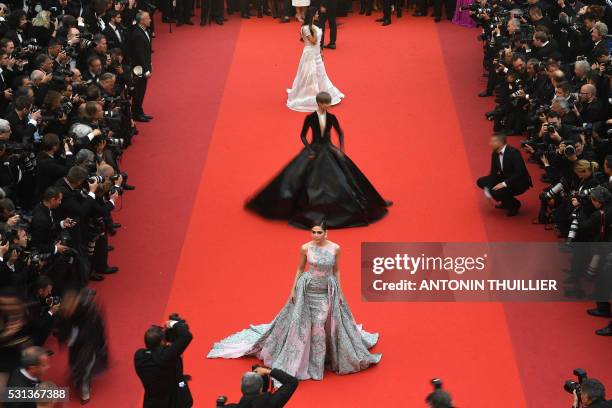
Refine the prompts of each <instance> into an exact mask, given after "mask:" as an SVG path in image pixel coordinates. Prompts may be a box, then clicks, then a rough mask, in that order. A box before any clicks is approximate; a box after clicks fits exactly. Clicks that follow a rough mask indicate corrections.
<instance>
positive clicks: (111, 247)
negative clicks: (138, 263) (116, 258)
mask: <svg viewBox="0 0 612 408" xmlns="http://www.w3.org/2000/svg"><path fill="white" fill-rule="evenodd" d="M106 249H108V252H112V251H114V250H115V247H114V246H112V245H109V246H107V247H106Z"/></svg>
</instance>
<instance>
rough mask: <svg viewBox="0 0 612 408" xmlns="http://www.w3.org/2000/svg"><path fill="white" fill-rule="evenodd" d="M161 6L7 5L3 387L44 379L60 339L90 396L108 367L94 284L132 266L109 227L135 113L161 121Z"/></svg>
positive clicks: (2, 51)
mask: <svg viewBox="0 0 612 408" xmlns="http://www.w3.org/2000/svg"><path fill="white" fill-rule="evenodd" d="M153 11H154V6H153V5H151V4H149V3H147V2H146V1H136V0H129V1H127V0H126V1H124V0H117V1H107V0H93V1H91V2H87V3H85V2H83V3H81V2H79V1H69V0H49V1H44V0H43V1H42V2H41V1H28V0H26V1H25V2H24V1H17V2H7V3H6V4H0V37H1V39H0V388H4V387H5V386H8V387H17V386H34V385H36V384H38V383H39V381H40V380H39V379H40V378H41V377H43V378H44V373H45V372H46V370H47V369H48V367H49V365H50V364H51V362H52V358H49V352H47V351H46V350H45V349H42V348H41V347H43V346H44V344H45V341H46V340H47V338H49V337H50V336H51V335H53V336H55V337H57V339H58V340H59V342H60V343H64V344H65V345H67V347H68V348H69V366H70V368H71V374H72V375H71V380H72V385H73V386H74V389H75V390H76V391H77V394H78V396H79V397H80V399H81V401H83V402H87V401H89V400H90V398H91V392H90V384H91V378H92V375H93V374H94V373H96V372H98V371H100V370H103V369H104V367H105V365H106V362H107V341H106V337H105V327H104V319H103V316H102V313H101V311H100V307H99V306H98V303H97V301H96V293H95V291H94V290H92V289H90V288H89V287H88V283H89V282H90V281H101V280H104V279H112V278H111V277H112V274H115V273H117V272H118V271H119V268H118V267H116V266H111V265H110V264H109V253H110V252H112V251H113V249H114V248H113V247H112V246H111V245H110V244H109V236H113V235H115V234H117V233H118V230H119V229H120V228H121V225H120V224H118V223H116V222H115V221H114V220H113V213H114V212H115V211H117V210H120V209H121V202H122V196H123V194H124V193H126V192H128V191H130V190H134V189H135V187H134V186H132V185H130V184H128V175H127V173H126V172H124V171H122V169H121V158H122V155H123V153H124V152H125V150H126V149H127V148H128V147H129V146H130V145H131V144H132V140H133V138H134V137H135V136H136V135H137V134H138V129H137V128H136V122H149V121H150V120H152V117H150V116H147V115H146V114H145V113H144V111H143V109H142V105H143V100H144V96H145V93H146V86H147V80H148V78H149V77H150V75H151V40H152V36H153V33H152V31H151V30H150V25H151V16H150V14H149V13H150V12H153ZM128 194H129V193H128ZM7 405H8V406H19V407H26V406H27V407H30V406H32V407H33V406H36V404H34V403H29V404H28V403H24V404H21V405H20V404H17V403H15V404H11V403H9V404H7Z"/></svg>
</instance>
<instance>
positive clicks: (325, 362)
mask: <svg viewBox="0 0 612 408" xmlns="http://www.w3.org/2000/svg"><path fill="white" fill-rule="evenodd" d="M337 248H338V247H337V245H335V244H332V243H328V244H327V245H325V246H322V247H321V246H317V245H314V244H310V245H309V246H308V252H307V259H308V270H307V271H306V272H304V273H302V274H301V275H300V277H299V278H298V280H297V284H296V290H295V294H296V299H295V304H294V303H292V302H291V300H289V301H288V302H287V304H286V305H285V307H284V308H283V309H282V310H281V311H280V313H279V314H278V315H277V316H276V318H275V319H274V320H273V321H272V323H270V324H261V325H257V326H254V325H252V326H250V328H248V329H245V330H243V331H241V332H239V333H236V334H234V335H232V336H230V337H227V338H226V339H224V340H222V341H220V342H219V343H215V344H214V346H213V348H212V350H211V351H210V352H209V353H208V356H207V357H208V358H219V357H222V358H238V357H242V356H256V357H257V358H259V359H260V360H263V362H264V364H265V365H267V366H269V367H272V368H278V369H281V370H283V371H285V372H287V373H289V374H291V375H293V376H295V377H297V378H298V379H300V380H306V379H315V380H321V379H323V371H324V367H325V366H327V368H328V369H330V370H332V371H334V372H336V373H338V374H349V373H354V372H357V371H361V370H364V369H365V368H367V367H369V366H370V365H372V364H376V363H378V362H379V361H380V359H381V356H382V355H381V354H371V353H370V352H369V351H368V349H369V348H371V347H373V346H374V345H375V344H376V342H377V341H378V334H377V333H376V334H372V333H368V332H366V331H365V330H363V329H362V327H361V326H360V325H357V323H355V319H354V318H353V314H352V313H351V309H350V308H349V306H348V305H347V304H346V302H345V301H344V300H342V301H341V294H340V290H339V287H338V281H337V280H336V277H335V275H334V274H333V266H334V264H335V262H336V259H335V258H336V251H337Z"/></svg>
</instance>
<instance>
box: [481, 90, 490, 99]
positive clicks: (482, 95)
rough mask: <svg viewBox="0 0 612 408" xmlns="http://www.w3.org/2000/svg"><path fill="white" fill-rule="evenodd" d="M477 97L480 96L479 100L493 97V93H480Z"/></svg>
mask: <svg viewBox="0 0 612 408" xmlns="http://www.w3.org/2000/svg"><path fill="white" fill-rule="evenodd" d="M478 96H480V97H481V98H485V97H487V96H493V93H492V92H488V91H482V92H481V93H479V94H478Z"/></svg>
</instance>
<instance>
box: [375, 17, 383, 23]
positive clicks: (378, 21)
mask: <svg viewBox="0 0 612 408" xmlns="http://www.w3.org/2000/svg"><path fill="white" fill-rule="evenodd" d="M383 21H385V19H384V18H383V17H381V18H377V19H376V22H377V23H382V22H383Z"/></svg>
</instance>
